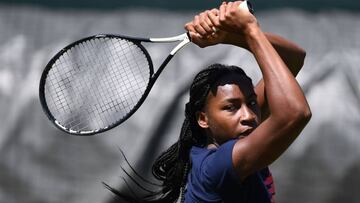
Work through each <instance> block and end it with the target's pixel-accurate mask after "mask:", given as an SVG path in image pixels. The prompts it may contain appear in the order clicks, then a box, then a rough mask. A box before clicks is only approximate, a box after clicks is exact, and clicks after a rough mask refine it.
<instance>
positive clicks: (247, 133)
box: [239, 128, 254, 136]
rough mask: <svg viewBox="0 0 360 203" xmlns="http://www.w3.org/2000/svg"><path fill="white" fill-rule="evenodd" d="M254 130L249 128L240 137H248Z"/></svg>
mask: <svg viewBox="0 0 360 203" xmlns="http://www.w3.org/2000/svg"><path fill="white" fill-rule="evenodd" d="M253 130H254V129H253V128H248V129H246V130H245V131H243V132H241V133H240V134H239V136H248V135H249V134H250V133H251V132H252V131H253Z"/></svg>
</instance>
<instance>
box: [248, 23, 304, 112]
mask: <svg viewBox="0 0 360 203" xmlns="http://www.w3.org/2000/svg"><path fill="white" fill-rule="evenodd" d="M268 37H269V36H267V35H266V34H264V33H263V32H262V31H261V29H260V28H259V27H258V26H252V27H251V28H250V29H249V31H248V32H247V34H246V35H245V42H246V44H247V48H248V49H249V51H251V52H252V53H253V54H254V57H255V59H256V60H257V62H258V64H259V67H260V69H261V72H262V74H263V80H264V86H265V89H264V91H265V90H266V91H265V95H266V98H267V102H268V107H269V110H270V112H271V115H272V116H278V117H281V118H284V117H287V116H291V115H292V114H293V115H295V113H299V111H301V110H304V109H306V108H307V102H306V99H305V97H304V95H303V93H302V90H301V88H300V86H299V85H298V83H297V82H296V80H295V78H294V76H293V74H292V73H291V71H290V70H289V68H288V67H287V64H286V63H285V62H284V61H283V60H282V57H281V56H280V53H278V51H277V50H276V49H275V47H273V45H272V43H271V42H270V40H274V37H273V36H270V40H269V39H268ZM274 41H275V40H274ZM283 109H287V111H286V113H284V111H283Z"/></svg>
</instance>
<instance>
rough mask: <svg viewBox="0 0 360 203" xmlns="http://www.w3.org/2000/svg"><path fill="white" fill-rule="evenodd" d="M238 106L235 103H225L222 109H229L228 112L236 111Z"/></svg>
mask: <svg viewBox="0 0 360 203" xmlns="http://www.w3.org/2000/svg"><path fill="white" fill-rule="evenodd" d="M237 109H238V108H237V106H235V105H226V106H224V110H226V111H229V112H233V111H236V110H237Z"/></svg>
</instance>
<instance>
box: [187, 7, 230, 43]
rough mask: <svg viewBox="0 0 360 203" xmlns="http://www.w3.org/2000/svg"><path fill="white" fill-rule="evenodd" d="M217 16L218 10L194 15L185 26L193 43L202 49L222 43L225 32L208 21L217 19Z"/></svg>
mask: <svg viewBox="0 0 360 203" xmlns="http://www.w3.org/2000/svg"><path fill="white" fill-rule="evenodd" d="M218 15H219V10H218V9H212V10H210V11H209V10H208V11H204V12H202V13H200V14H199V15H196V16H195V17H194V19H193V21H191V22H188V23H186V24H185V29H186V30H187V31H188V32H189V33H190V37H191V41H192V42H193V43H195V44H197V45H198V46H199V47H202V48H203V47H207V46H211V45H215V44H219V43H223V41H224V38H225V35H226V32H224V31H222V30H219V29H218V28H216V27H215V26H214V23H213V20H211V19H210V18H212V19H219V17H218ZM217 21H218V20H217Z"/></svg>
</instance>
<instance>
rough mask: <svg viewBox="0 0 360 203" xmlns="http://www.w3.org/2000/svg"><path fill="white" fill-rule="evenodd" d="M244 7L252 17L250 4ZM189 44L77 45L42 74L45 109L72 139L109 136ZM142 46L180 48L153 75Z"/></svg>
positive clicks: (96, 41)
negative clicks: (173, 45)
mask: <svg viewBox="0 0 360 203" xmlns="http://www.w3.org/2000/svg"><path fill="white" fill-rule="evenodd" d="M240 7H241V8H245V9H248V10H249V11H250V12H252V7H251V6H249V3H248V2H246V1H244V2H243V3H242V4H241V5H240ZM190 41H191V40H190V36H189V34H188V33H184V34H181V35H178V36H174V37H168V38H137V37H130V36H123V35H112V34H98V35H94V36H90V37H86V38H83V39H80V40H78V41H76V42H73V43H71V44H69V45H68V46H66V47H65V48H63V49H62V50H60V52H58V53H57V54H56V55H55V56H54V57H53V58H52V59H51V60H50V61H49V62H48V64H47V65H46V67H45V69H44V71H43V73H42V76H41V79H40V86H39V98H40V102H41V105H42V108H43V110H44V112H45V114H46V115H47V117H48V118H49V120H50V121H51V122H52V123H53V124H54V125H55V126H56V127H57V128H59V129H61V130H63V131H65V132H67V133H70V134H73V135H94V134H96V133H101V132H104V131H107V130H110V129H112V128H114V127H115V126H117V125H119V124H121V123H122V122H124V121H125V120H126V119H128V118H129V117H130V116H131V115H132V114H134V113H135V111H136V110H137V109H138V108H139V107H140V106H141V104H142V103H143V102H144V100H145V99H146V97H147V95H148V94H149V92H150V90H151V88H152V86H153V85H154V83H155V81H156V79H157V78H158V77H159V75H160V73H161V72H162V71H163V69H164V68H165V66H166V65H167V64H168V63H169V61H170V60H171V59H172V58H173V56H174V55H175V54H176V53H177V52H178V51H179V50H180V49H181V48H182V47H184V46H185V45H186V44H188V43H189V42H190ZM143 42H149V43H170V42H179V43H178V44H177V45H176V46H175V47H174V48H173V49H172V50H171V51H170V53H169V55H168V56H167V57H166V58H165V59H164V61H163V62H162V63H161V65H160V66H159V68H158V69H157V70H156V72H155V71H154V68H153V63H152V59H151V57H150V55H149V53H148V51H147V50H146V48H145V47H144V46H143V45H142V44H141V43H143Z"/></svg>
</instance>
